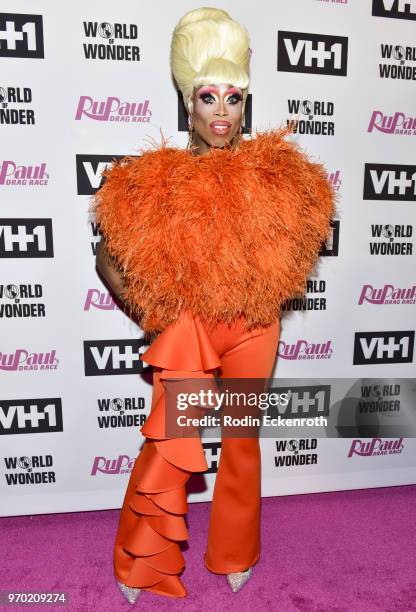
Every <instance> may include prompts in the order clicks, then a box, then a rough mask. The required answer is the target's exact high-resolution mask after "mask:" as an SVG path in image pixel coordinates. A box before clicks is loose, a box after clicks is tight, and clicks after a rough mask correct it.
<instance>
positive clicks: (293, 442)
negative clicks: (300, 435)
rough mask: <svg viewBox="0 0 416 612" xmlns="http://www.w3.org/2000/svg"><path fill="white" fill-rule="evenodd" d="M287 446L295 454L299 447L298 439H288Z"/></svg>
mask: <svg viewBox="0 0 416 612" xmlns="http://www.w3.org/2000/svg"><path fill="white" fill-rule="evenodd" d="M288 447H289V450H290V451H291V452H293V453H295V454H296V453H297V452H298V447H299V444H298V441H297V440H289V442H288Z"/></svg>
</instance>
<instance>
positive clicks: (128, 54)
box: [82, 21, 140, 62]
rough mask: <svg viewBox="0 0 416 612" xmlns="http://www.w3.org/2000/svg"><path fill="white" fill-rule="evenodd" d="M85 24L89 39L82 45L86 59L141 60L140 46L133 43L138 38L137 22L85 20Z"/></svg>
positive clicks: (86, 35)
mask: <svg viewBox="0 0 416 612" xmlns="http://www.w3.org/2000/svg"><path fill="white" fill-rule="evenodd" d="M83 26H84V35H85V38H86V39H87V40H88V42H86V43H85V42H84V43H83V45H82V46H83V48H84V57H85V59H92V60H116V61H126V62H139V61H140V47H138V46H137V45H136V44H132V41H137V38H138V28H137V25H136V24H134V23H129V24H127V23H108V22H107V21H103V22H101V23H98V21H84V22H83Z"/></svg>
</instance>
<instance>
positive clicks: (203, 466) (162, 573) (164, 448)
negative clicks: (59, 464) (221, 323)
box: [115, 311, 221, 597]
mask: <svg viewBox="0 0 416 612" xmlns="http://www.w3.org/2000/svg"><path fill="white" fill-rule="evenodd" d="M141 359H142V361H144V362H146V363H149V364H151V365H152V366H155V368H156V369H155V376H156V377H159V380H160V382H161V386H159V389H158V392H157V393H155V390H154V392H153V400H152V409H151V412H150V415H149V416H148V418H147V420H146V423H145V424H144V425H143V427H142V428H141V433H142V434H143V435H144V436H146V438H147V439H146V442H145V444H144V446H143V449H142V451H141V453H140V455H139V457H138V459H137V461H136V465H135V468H134V472H135V476H134V478H135V482H134V489H135V492H134V494H133V495H132V496H131V497H130V498H129V499H128V500H127V501H128V506H127V508H125V510H124V511H125V512H127V513H129V515H128V516H125V517H124V518H123V516H122V517H121V519H120V520H121V525H120V527H119V530H120V532H121V533H123V532H124V538H121V541H120V542H118V543H117V541H116V547H115V570H116V574H117V575H118V576H119V577H121V575H124V576H125V578H124V579H123V580H122V581H123V582H124V583H125V584H128V585H129V586H134V587H138V588H143V589H144V590H149V591H151V592H154V593H158V594H161V595H166V596H169V597H184V596H185V595H186V594H187V593H186V590H185V587H184V585H183V583H182V581H181V579H180V577H179V574H180V572H181V571H182V570H183V568H184V567H185V561H184V558H183V555H182V552H181V550H180V547H179V543H178V542H179V541H181V540H182V541H183V540H186V539H187V538H188V530H187V527H186V523H185V517H184V515H185V514H186V512H187V510H188V502H187V499H186V489H185V485H186V482H187V481H188V479H189V477H190V476H191V474H192V473H193V472H205V471H206V470H207V469H208V464H207V462H206V459H205V453H204V450H203V447H202V443H201V439H200V437H199V436H195V437H183V438H169V437H167V436H166V432H165V425H166V419H165V411H166V397H165V396H166V391H165V387H164V384H163V381H164V380H169V379H171V378H176V379H181V378H186V379H189V378H207V379H211V380H212V381H213V388H214V386H215V385H214V371H215V370H216V369H217V368H219V367H220V366H221V361H220V358H219V355H218V354H217V353H216V351H215V350H214V348H213V346H212V343H211V341H210V339H209V336H208V334H207V332H206V330H205V328H204V325H203V324H202V322H201V321H200V320H199V319H198V317H194V316H193V315H192V314H191V313H190V312H188V311H185V312H184V313H183V314H182V315H181V316H180V317H179V318H178V319H177V320H176V321H175V323H173V324H171V325H169V326H168V327H167V328H165V330H164V331H163V332H162V333H161V334H160V335H159V336H158V337H157V338H156V339H155V340H154V341H153V343H152V344H151V346H150V347H149V348H148V349H147V350H146V351H145V353H143V355H141ZM208 382H209V381H208V380H207V383H208ZM123 523H124V525H123ZM126 526H128V527H129V528H128V529H127V530H126V529H125V527H126ZM126 554H127V555H128V556H129V557H130V558H129V559H128V558H127V557H126ZM118 566H119V570H118V571H117V568H118Z"/></svg>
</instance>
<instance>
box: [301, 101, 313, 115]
mask: <svg viewBox="0 0 416 612" xmlns="http://www.w3.org/2000/svg"><path fill="white" fill-rule="evenodd" d="M301 112H302V114H303V115H309V118H310V119H312V117H313V115H312V102H311V101H310V100H304V101H303V102H302V106H301Z"/></svg>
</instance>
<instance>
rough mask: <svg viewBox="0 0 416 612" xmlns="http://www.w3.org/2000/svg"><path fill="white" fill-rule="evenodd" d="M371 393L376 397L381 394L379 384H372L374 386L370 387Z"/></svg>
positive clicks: (379, 396)
mask: <svg viewBox="0 0 416 612" xmlns="http://www.w3.org/2000/svg"><path fill="white" fill-rule="evenodd" d="M371 393H372V395H373V396H374V397H376V398H377V399H379V398H381V397H382V395H383V394H382V392H381V385H374V387H373V388H372V389H371Z"/></svg>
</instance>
